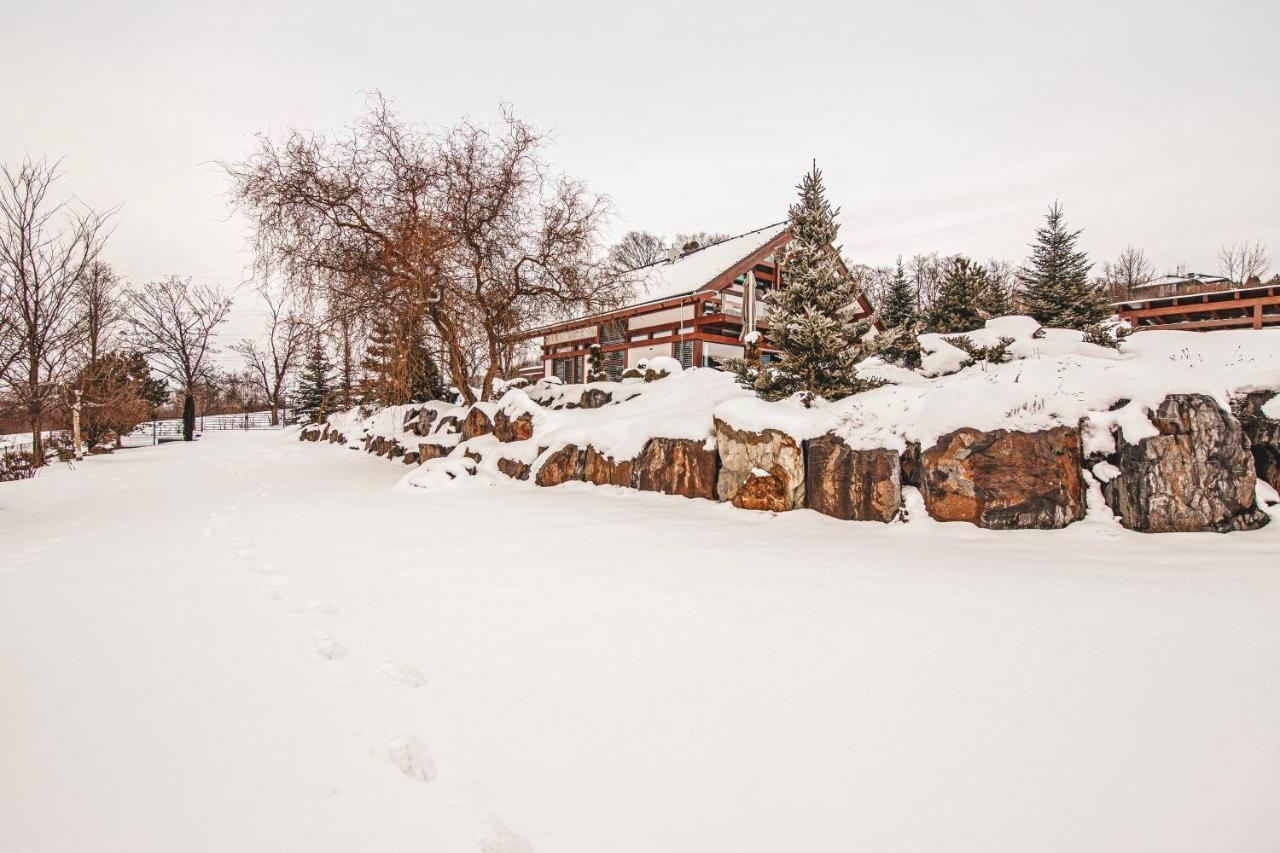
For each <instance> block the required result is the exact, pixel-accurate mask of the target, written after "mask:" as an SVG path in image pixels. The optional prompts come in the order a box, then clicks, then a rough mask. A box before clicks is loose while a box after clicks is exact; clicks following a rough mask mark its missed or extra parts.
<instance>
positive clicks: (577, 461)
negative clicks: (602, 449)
mask: <svg viewBox="0 0 1280 853" xmlns="http://www.w3.org/2000/svg"><path fill="white" fill-rule="evenodd" d="M585 456H586V454H585V453H583V451H582V448H580V447H578V446H577V445H573V444H567V445H565V446H564V447H562V448H560V449H559V450H557V451H556V452H554V453H552V454H551V455H550V456H548V457H547V458H546V459H545V460H543V462H542V467H541V468H539V469H538V473H537V474H536V475H534V480H533V481H534V482H535V483H537V484H538V485H539V486H558V485H560V484H561V483H567V482H569V481H570V480H581V479H582V468H583V463H584V461H585V459H584V458H585Z"/></svg>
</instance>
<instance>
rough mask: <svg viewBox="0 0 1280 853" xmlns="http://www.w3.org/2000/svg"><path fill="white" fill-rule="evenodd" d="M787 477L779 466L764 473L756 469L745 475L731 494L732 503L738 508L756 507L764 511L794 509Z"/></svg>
mask: <svg viewBox="0 0 1280 853" xmlns="http://www.w3.org/2000/svg"><path fill="white" fill-rule="evenodd" d="M787 481H788V477H787V474H786V472H784V471H783V470H782V469H781V468H780V467H778V466H774V470H773V471H772V472H769V473H764V472H763V470H762V469H757V470H756V471H754V472H752V473H751V474H748V475H747V479H746V482H744V483H743V484H742V485H741V486H740V487H739V488H738V491H737V492H736V493H735V494H734V496H733V505H734V506H736V507H738V509H758V510H764V511H766V512H785V511H786V510H789V509H794V507H793V506H791V503H790V500H789V495H788V489H787Z"/></svg>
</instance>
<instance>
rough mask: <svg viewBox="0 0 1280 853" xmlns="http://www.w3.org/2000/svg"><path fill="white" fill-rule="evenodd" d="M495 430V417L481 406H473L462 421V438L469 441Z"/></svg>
mask: <svg viewBox="0 0 1280 853" xmlns="http://www.w3.org/2000/svg"><path fill="white" fill-rule="evenodd" d="M491 432H493V419H492V418H490V417H489V413H488V412H486V411H485V410H484V409H483V408H481V407H480V406H472V407H471V408H470V409H469V410H468V411H467V417H466V419H465V420H463V422H462V440H463V441H468V440H470V439H473V438H475V437H476V436H480V435H488V434H489V433H491Z"/></svg>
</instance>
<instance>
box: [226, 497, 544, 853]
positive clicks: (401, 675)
mask: <svg viewBox="0 0 1280 853" xmlns="http://www.w3.org/2000/svg"><path fill="white" fill-rule="evenodd" d="M257 485H258V493H259V495H261V496H266V495H267V494H268V493H269V487H268V485H267V483H265V482H263V481H259V482H258V484H257ZM239 506H240V501H235V502H232V503H230V504H228V505H227V506H226V507H225V509H226V511H227V512H231V513H234V512H236V510H238V509H239ZM209 523H210V528H208V529H206V530H205V531H204V535H205V536H206V537H207V538H212V537H213V536H214V535H215V532H216V533H217V534H220V535H226V534H227V533H228V531H229V530H230V527H231V518H230V517H229V516H227V515H224V514H222V513H219V512H213V513H211V514H210V516H209ZM230 547H231V551H232V553H233V554H234V555H235V557H236V560H237V561H239V562H240V563H242V564H245V565H246V566H247V567H248V568H247V569H242V570H241V573H242V574H247V575H250V576H251V577H252V578H253V579H254V581H255V582H256V583H257V586H258V590H259V592H260V593H261V594H262V596H263V597H264V598H266V599H268V600H270V601H274V602H278V603H279V604H281V605H285V606H287V607H288V608H289V609H290V610H291V611H292V612H294V613H299V614H317V615H320V616H331V615H333V614H335V613H338V612H339V610H340V609H341V607H340V606H339V604H338V603H337V602H335V601H332V600H329V599H318V598H311V599H307V600H305V601H303V602H301V603H297V602H295V601H293V600H292V598H291V596H290V594H289V585H290V584H289V579H288V578H287V577H286V576H285V574H284V573H283V572H281V571H280V569H279V567H278V566H276V565H275V564H274V563H273V562H271V561H270V560H262V559H260V555H259V553H258V549H257V548H256V547H254V544H253V541H252V540H250V539H248V538H246V537H244V536H233V537H231V539H230ZM308 647H309V650H310V656H311V657H313V658H314V659H316V660H319V661H321V662H322V663H330V662H333V661H337V660H340V659H343V658H346V657H347V656H348V653H349V650H348V649H347V647H346V646H344V645H343V644H342V643H341V642H339V641H338V640H337V639H335V638H334V636H333V635H332V634H331V633H330V632H329V631H328V630H326V629H324V628H315V629H313V630H312V631H311V635H310V638H309V644H308ZM374 663H375V664H376V666H377V667H378V669H379V670H380V671H381V672H382V674H383V676H384V677H385V678H386V679H387V681H388V682H391V683H393V684H396V685H398V686H400V687H402V688H406V689H411V690H412V689H417V688H421V687H425V686H426V683H427V679H426V677H425V676H424V675H423V674H422V672H421V671H420V670H419V669H418V668H417V667H415V666H413V665H412V664H407V663H401V662H399V661H395V660H392V659H391V658H378V659H377V660H375V661H374ZM374 753H375V754H377V753H376V751H374ZM385 754H386V758H387V760H388V761H389V762H390V763H391V765H392V766H393V767H395V768H396V769H397V770H399V771H400V772H401V773H402V774H404V776H405V777H407V778H408V779H412V780H414V781H415V782H419V783H429V782H431V781H432V780H434V779H435V778H436V766H435V762H434V761H433V760H432V758H431V753H430V751H429V750H428V749H427V747H426V746H425V745H424V744H423V743H422V741H421V740H420V739H419V738H418V737H417V735H415V734H414V733H413V732H409V731H399V732H396V733H394V734H392V735H391V736H390V737H389V738H388V740H387V743H386V753H385ZM481 829H482V835H481V837H480V838H479V841H478V844H479V850H480V851H481V853H532V847H530V846H529V843H528V842H527V841H525V840H524V839H523V838H521V837H520V836H518V835H516V834H514V833H512V832H511V831H510V830H509V829H508V828H507V827H506V825H505V824H503V822H502V821H501V820H500V819H499V818H498V817H497V816H496V815H494V814H491V813H490V814H488V815H487V817H486V818H485V819H484V821H483V822H482V826H481Z"/></svg>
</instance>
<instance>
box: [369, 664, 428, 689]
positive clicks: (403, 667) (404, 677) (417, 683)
mask: <svg viewBox="0 0 1280 853" xmlns="http://www.w3.org/2000/svg"><path fill="white" fill-rule="evenodd" d="M378 668H379V669H381V670H382V671H383V672H384V673H386V676H387V678H390V679H391V680H392V681H398V682H400V683H401V684H403V685H404V686H405V687H422V686H423V685H425V684H426V683H427V679H426V678H425V677H423V675H422V673H421V672H419V671H418V668H417V667H415V666H413V665H412V664H407V663H396V662H395V661H393V660H389V659H387V658H383V659H382V660H380V661H378Z"/></svg>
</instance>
